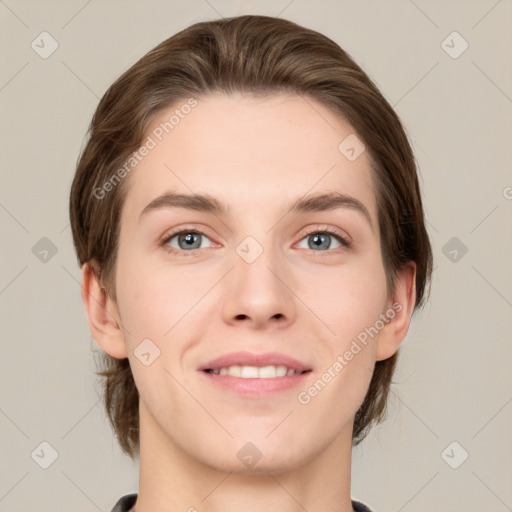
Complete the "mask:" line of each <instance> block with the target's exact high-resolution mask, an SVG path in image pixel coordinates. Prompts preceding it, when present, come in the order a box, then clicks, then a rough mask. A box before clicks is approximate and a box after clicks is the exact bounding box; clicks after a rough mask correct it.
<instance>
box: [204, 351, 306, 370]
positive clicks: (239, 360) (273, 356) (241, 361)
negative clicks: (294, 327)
mask: <svg viewBox="0 0 512 512" xmlns="http://www.w3.org/2000/svg"><path fill="white" fill-rule="evenodd" d="M234 365H238V366H258V367H261V366H286V367H287V368H293V369H294V370H295V371H300V372H304V371H307V370H311V369H312V368H311V367H310V366H308V365H307V364H305V363H301V362H300V361H297V359H294V358H293V357H290V356H287V355H286V354H281V353H279V352H265V353H262V354H251V353H250V352H230V353H229V354H225V355H223V356H221V357H217V358H216V359H213V360H211V361H208V362H207V363H206V364H204V365H202V366H200V367H199V370H219V369H221V368H227V367H228V366H234Z"/></svg>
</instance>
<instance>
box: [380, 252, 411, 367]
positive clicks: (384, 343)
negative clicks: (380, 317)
mask: <svg viewBox="0 0 512 512" xmlns="http://www.w3.org/2000/svg"><path fill="white" fill-rule="evenodd" d="M415 302H416V263H414V262H412V261H411V262H409V263H407V264H406V265H405V266H404V267H403V268H402V269H401V270H400V271H399V273H398V276H397V282H396V289H395V293H394V295H393V300H392V301H391V304H390V309H388V311H389V312H390V314H389V315H387V316H388V318H390V317H391V316H392V318H390V321H389V322H388V323H387V324H386V325H385V327H384V328H383V329H382V330H381V331H380V333H379V339H378V341H377V353H376V360H377V361H383V360H385V359H388V358H390V357H391V356H392V355H393V354H394V353H395V352H396V351H397V350H398V347H399V346H400V344H401V343H402V341H403V340H404V339H405V336H406V334H407V331H408V330H409V325H410V323H411V316H412V313H413V311H414V305H415Z"/></svg>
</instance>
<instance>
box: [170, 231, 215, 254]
mask: <svg viewBox="0 0 512 512" xmlns="http://www.w3.org/2000/svg"><path fill="white" fill-rule="evenodd" d="M204 238H206V239H207V240H209V238H208V237H207V236H206V234H205V233H203V232H202V231H199V230H197V229H183V230H181V231H176V232H174V233H171V234H169V235H167V236H165V237H164V239H163V240H162V242H161V245H162V246H164V247H165V248H166V249H167V250H169V252H181V253H186V252H191V251H192V252H191V254H186V256H193V255H194V254H193V252H194V251H195V250H197V249H205V248H206V247H207V246H206V247H205V246H203V243H202V242H203V241H204ZM184 255H185V254H184Z"/></svg>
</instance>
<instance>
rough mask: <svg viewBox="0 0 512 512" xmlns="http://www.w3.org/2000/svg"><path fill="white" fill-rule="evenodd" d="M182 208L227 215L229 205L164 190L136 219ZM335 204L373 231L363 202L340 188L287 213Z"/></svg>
mask: <svg viewBox="0 0 512 512" xmlns="http://www.w3.org/2000/svg"><path fill="white" fill-rule="evenodd" d="M172 208H184V209H187V210H196V211H201V212H207V213H212V214H214V215H224V216H225V215H227V214H228V211H229V208H228V207H227V206H226V205H225V204H224V203H222V202H220V201H219V200H218V199H217V198H215V197H213V196H211V195H210V194H178V193H174V192H166V193H164V194H162V195H160V196H158V197H156V198H155V199H153V200H152V201H151V202H150V203H149V204H148V205H146V206H145V207H144V209H143V210H142V211H141V213H140V215H139V222H140V221H141V219H142V218H143V217H144V216H146V215H147V214H148V213H150V212H153V211H155V210H161V209H172ZM338 208H349V209H351V210H354V211H356V212H358V213H360V214H362V215H363V216H364V218H365V219H366V220H367V221H368V224H369V225H370V227H371V229H372V231H374V226H373V222H372V218H371V215H370V212H369V211H368V209H367V208H366V206H365V205H364V204H363V203H362V202H361V201H359V199H356V198H355V197H352V196H348V195H346V194H342V193H340V192H326V193H321V194H314V195H309V196H303V197H299V198H298V199H296V200H295V201H293V202H292V203H291V204H290V205H289V206H288V210H287V211H286V214H288V213H307V212H322V211H330V210H336V209H338Z"/></svg>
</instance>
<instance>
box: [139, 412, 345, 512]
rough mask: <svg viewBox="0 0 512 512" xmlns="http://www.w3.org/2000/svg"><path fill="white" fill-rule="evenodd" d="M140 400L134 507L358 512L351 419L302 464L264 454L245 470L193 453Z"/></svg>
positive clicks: (190, 511) (193, 511) (145, 510)
mask: <svg viewBox="0 0 512 512" xmlns="http://www.w3.org/2000/svg"><path fill="white" fill-rule="evenodd" d="M140 406H141V409H140V432H141V435H140V475H139V493H138V498H137V503H136V504H135V507H134V508H133V509H132V511H131V512H151V511H154V510H158V511H159V512H176V511H177V510H181V511H187V512H197V511H199V510H200V511H201V512H217V511H220V510H222V511H223V512H238V511H240V510H244V512H260V511H261V510H279V511H280V512H304V510H322V511H324V512H353V509H352V504H351V499H350V467H351V453H352V424H348V425H346V428H344V429H343V430H342V431H341V432H340V433H339V435H337V436H336V437H335V438H334V439H333V441H332V442H331V443H330V444H329V445H328V446H325V447H324V448H323V449H322V450H321V451H319V452H318V453H314V454H312V455H311V456H310V458H309V459H308V460H307V461H305V462H303V463H301V464H298V465H294V464H291V467H284V466H283V465H281V467H280V465H279V464H278V463H275V462H273V461H272V463H270V464H269V463H268V462H267V465H264V464H263V461H264V457H262V459H261V461H260V462H258V463H257V464H256V465H255V466H254V467H253V468H252V469H251V470H249V469H247V470H246V472H245V473H244V472H240V470H239V471H233V470H232V469H230V468H229V467H227V466H226V467H222V464H208V463H205V462H204V461H200V460H198V458H197V457H192V456H191V455H190V454H189V453H186V452H185V451H183V450H182V449H181V448H180V446H178V445H177V444H176V443H174V442H173V440H172V439H170V438H169V436H168V435H167V434H166V433H164V432H163V430H162V429H161V428H160V427H159V425H158V424H157V423H156V422H155V421H154V419H153V418H152V417H151V415H150V414H149V413H148V411H147V410H146V409H144V406H143V403H142V402H141V403H140ZM290 446H292V445H290ZM206 455H208V454H206ZM289 466H290V465H289Z"/></svg>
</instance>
